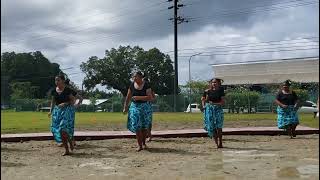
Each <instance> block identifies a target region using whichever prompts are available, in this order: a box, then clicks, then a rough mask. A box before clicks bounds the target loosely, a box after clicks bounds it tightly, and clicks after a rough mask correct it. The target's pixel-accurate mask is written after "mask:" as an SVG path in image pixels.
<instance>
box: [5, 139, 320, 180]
mask: <svg viewBox="0 0 320 180" xmlns="http://www.w3.org/2000/svg"><path fill="white" fill-rule="evenodd" d="M224 138H225V143H224V146H225V148H223V149H216V148H215V146H214V145H213V142H212V140H210V139H208V138H169V139H161V138H156V139H154V141H152V142H150V143H149V144H148V145H149V149H148V150H143V151H141V152H135V148H136V141H135V140H134V139H113V140H102V141H82V142H78V145H77V147H76V150H75V151H74V153H73V154H72V155H71V156H67V157H62V156H61V154H62V152H63V149H62V148H61V147H57V146H56V144H55V143H54V142H52V141H29V142H24V143H1V150H2V153H1V167H2V168H1V178H3V179H10V180H17V179H41V180H46V179H68V180H73V179H75V180H78V179H85V180H88V179H115V180H116V179H125V180H128V179H168V180H170V179H175V180H176V179H257V177H259V179H268V180H271V179H289V178H290V179H292V178H293V179H318V178H319V135H304V136H297V138H296V139H289V138H288V137H287V136H224Z"/></svg>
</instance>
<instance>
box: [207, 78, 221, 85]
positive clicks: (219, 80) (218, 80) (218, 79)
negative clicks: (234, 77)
mask: <svg viewBox="0 0 320 180" xmlns="http://www.w3.org/2000/svg"><path fill="white" fill-rule="evenodd" d="M214 80H216V81H217V82H218V83H219V85H221V84H222V83H223V80H222V79H220V78H212V79H211V80H210V81H209V82H212V81H214Z"/></svg>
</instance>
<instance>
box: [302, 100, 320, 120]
mask: <svg viewBox="0 0 320 180" xmlns="http://www.w3.org/2000/svg"><path fill="white" fill-rule="evenodd" d="M298 112H299V113H312V114H313V115H314V117H316V115H317V113H318V112H319V109H318V107H317V104H316V103H314V102H312V101H306V102H303V103H302V106H301V107H300V108H299V109H298Z"/></svg>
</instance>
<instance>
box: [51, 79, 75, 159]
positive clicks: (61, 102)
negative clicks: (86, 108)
mask: <svg viewBox="0 0 320 180" xmlns="http://www.w3.org/2000/svg"><path fill="white" fill-rule="evenodd" d="M65 81H66V79H65V76H64V75H57V76H56V77H55V84H56V88H55V89H53V90H52V91H51V96H52V101H51V108H50V112H49V114H48V116H49V117H50V116H51V118H52V122H51V132H52V134H53V137H54V139H55V140H56V141H57V142H58V143H61V142H62V144H63V146H64V147H65V152H64V153H63V154H62V155H63V156H65V155H68V154H70V151H69V146H68V143H69V144H70V149H71V151H73V143H72V139H73V137H72V136H73V134H72V126H73V125H72V124H73V122H74V109H73V107H72V106H73V102H74V99H75V98H74V96H73V95H72V94H73V93H74V92H73V90H72V89H70V88H68V87H67V86H66V84H65Z"/></svg>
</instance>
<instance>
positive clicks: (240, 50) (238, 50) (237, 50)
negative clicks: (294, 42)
mask: <svg viewBox="0 0 320 180" xmlns="http://www.w3.org/2000/svg"><path fill="white" fill-rule="evenodd" d="M303 47H306V48H315V47H319V46H318V45H313V46H290V47H270V48H258V49H243V50H242V49H236V50H225V51H211V52H202V51H200V52H197V53H202V54H205V53H207V54H208V53H221V52H244V51H256V50H272V49H281V48H282V49H291V48H303ZM183 54H186V53H183ZM189 54H191V53H189ZM192 54H194V52H192Z"/></svg>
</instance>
